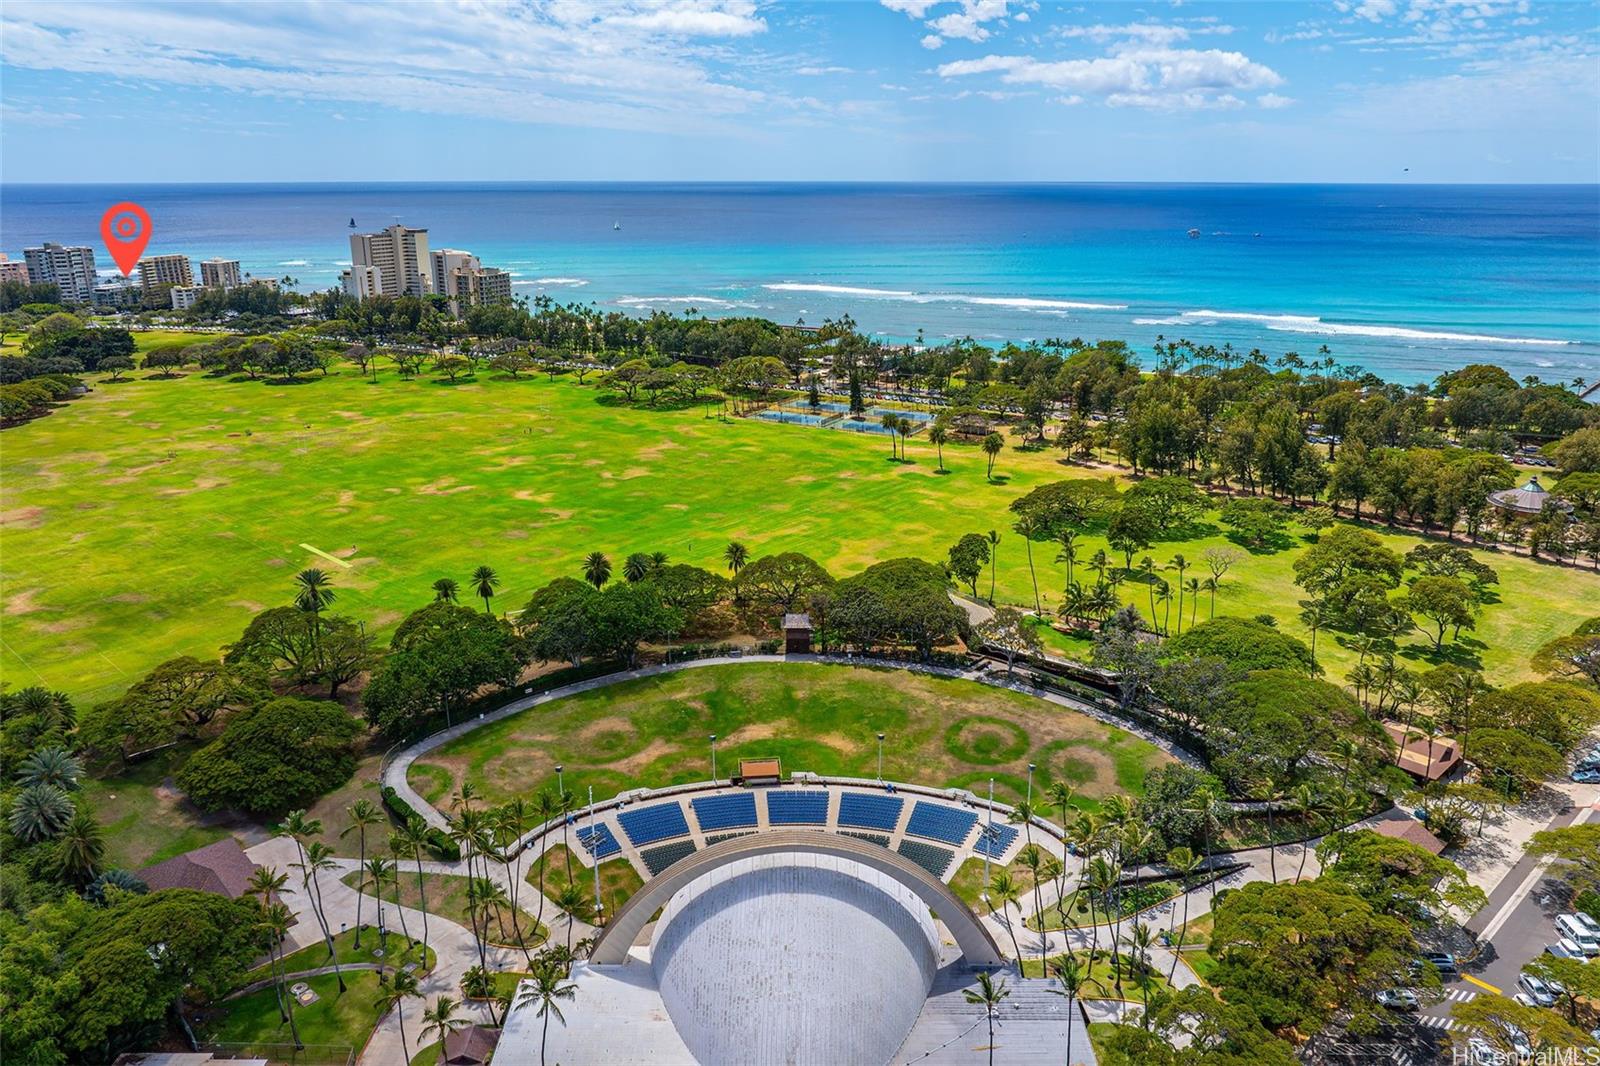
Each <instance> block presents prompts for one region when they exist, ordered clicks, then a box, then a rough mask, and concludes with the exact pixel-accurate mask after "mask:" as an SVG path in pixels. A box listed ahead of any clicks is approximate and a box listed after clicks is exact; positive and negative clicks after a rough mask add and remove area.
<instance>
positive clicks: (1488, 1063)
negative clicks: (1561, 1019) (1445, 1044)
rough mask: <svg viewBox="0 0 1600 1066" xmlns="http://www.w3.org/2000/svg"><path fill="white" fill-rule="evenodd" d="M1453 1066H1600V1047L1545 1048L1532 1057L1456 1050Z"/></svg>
mask: <svg viewBox="0 0 1600 1066" xmlns="http://www.w3.org/2000/svg"><path fill="white" fill-rule="evenodd" d="M1450 1062H1451V1064H1452V1066H1513V1064H1517V1066H1530V1064H1531V1066H1600V1047H1586V1048H1577V1047H1545V1048H1540V1049H1539V1050H1537V1051H1535V1052H1534V1053H1533V1054H1532V1055H1531V1056H1526V1057H1525V1056H1520V1055H1517V1054H1515V1053H1514V1052H1510V1051H1497V1050H1495V1049H1493V1048H1477V1049H1471V1048H1461V1047H1458V1048H1455V1049H1454V1050H1453V1051H1451V1053H1450Z"/></svg>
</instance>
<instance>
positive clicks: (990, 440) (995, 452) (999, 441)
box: [983, 433, 1006, 481]
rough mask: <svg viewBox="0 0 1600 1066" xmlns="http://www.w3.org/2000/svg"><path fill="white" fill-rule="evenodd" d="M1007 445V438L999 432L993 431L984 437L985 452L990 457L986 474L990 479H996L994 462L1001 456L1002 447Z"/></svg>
mask: <svg viewBox="0 0 1600 1066" xmlns="http://www.w3.org/2000/svg"><path fill="white" fill-rule="evenodd" d="M1005 446H1006V440H1005V438H1004V437H1002V436H1001V435H1000V434H998V433H991V434H989V435H988V436H987V437H985V438H983V454H984V455H985V456H987V457H988V460H989V471H988V474H987V475H986V476H987V477H988V479H989V480H990V481H993V480H994V463H995V460H996V459H998V458H1000V449H1002V448H1004V447H1005Z"/></svg>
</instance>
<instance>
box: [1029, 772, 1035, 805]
mask: <svg viewBox="0 0 1600 1066" xmlns="http://www.w3.org/2000/svg"><path fill="white" fill-rule="evenodd" d="M1033 770H1034V766H1033V763H1029V764H1028V806H1030V807H1032V806H1033Z"/></svg>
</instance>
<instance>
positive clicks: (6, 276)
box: [0, 252, 29, 285]
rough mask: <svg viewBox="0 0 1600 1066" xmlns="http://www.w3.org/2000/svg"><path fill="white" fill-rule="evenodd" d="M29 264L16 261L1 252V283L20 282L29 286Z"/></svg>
mask: <svg viewBox="0 0 1600 1066" xmlns="http://www.w3.org/2000/svg"><path fill="white" fill-rule="evenodd" d="M28 280H29V279H28V264H27V263H19V262H17V261H16V260H15V259H12V258H11V257H10V256H8V255H6V253H4V252H0V282H4V281H20V282H22V283H23V284H24V285H26V284H28Z"/></svg>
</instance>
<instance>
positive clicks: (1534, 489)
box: [1489, 477, 1572, 515]
mask: <svg viewBox="0 0 1600 1066" xmlns="http://www.w3.org/2000/svg"><path fill="white" fill-rule="evenodd" d="M1489 502H1490V503H1491V504H1493V505H1494V506H1496V507H1498V508H1500V509H1501V510H1502V511H1511V512H1514V513H1516V514H1523V515H1539V514H1543V513H1544V509H1545V505H1546V504H1554V505H1555V506H1556V507H1559V508H1560V509H1561V510H1563V511H1570V510H1572V505H1571V504H1570V503H1568V502H1567V501H1565V500H1560V499H1557V498H1556V497H1554V496H1551V495H1550V490H1549V489H1547V488H1545V487H1544V486H1543V485H1541V484H1539V479H1538V478H1537V477H1530V478H1529V479H1528V483H1527V484H1526V485H1523V486H1522V487H1521V488H1520V489H1501V490H1500V491H1499V492H1491V493H1489Z"/></svg>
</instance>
